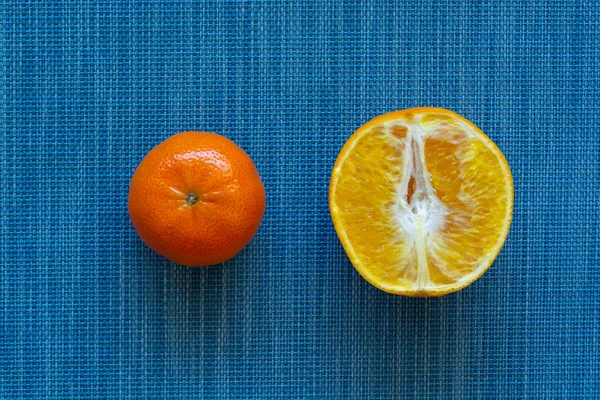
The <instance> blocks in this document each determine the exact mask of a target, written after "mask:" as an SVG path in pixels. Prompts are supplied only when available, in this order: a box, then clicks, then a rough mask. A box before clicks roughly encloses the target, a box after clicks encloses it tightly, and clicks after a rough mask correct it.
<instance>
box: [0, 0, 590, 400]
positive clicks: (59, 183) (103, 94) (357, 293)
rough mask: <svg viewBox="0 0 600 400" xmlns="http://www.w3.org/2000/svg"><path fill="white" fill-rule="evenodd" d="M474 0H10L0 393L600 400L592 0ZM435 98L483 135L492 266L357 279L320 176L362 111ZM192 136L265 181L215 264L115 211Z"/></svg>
mask: <svg viewBox="0 0 600 400" xmlns="http://www.w3.org/2000/svg"><path fill="white" fill-rule="evenodd" d="M307 3H309V4H307ZM472 4H474V3H471V5H468V4H467V3H464V2H431V1H418V2H417V1H414V2H413V1H404V2H391V1H390V2H382V1H364V2H347V3H346V2H341V1H330V2H327V1H316V2H305V1H300V0H299V1H286V2H277V1H256V2H250V1H227V2H156V1H153V2H137V3H134V2H131V3H128V2H112V1H108V2H96V1H81V2H80V1H48V2H45V3H44V2H16V1H3V2H2V5H1V6H0V7H1V8H0V9H1V13H2V15H1V20H2V36H1V41H2V42H1V52H2V53H1V56H0V59H1V61H2V64H1V68H2V72H1V74H2V75H1V76H2V80H1V83H2V140H1V143H0V166H1V174H0V202H1V215H0V233H1V237H0V262H1V270H0V311H1V315H0V318H1V320H0V335H1V336H0V339H1V341H0V368H1V371H0V398H2V399H34V398H35V399H45V398H91V397H95V398H112V399H116V398H143V399H153V398H198V397H205V398H211V399H216V398H230V399H234V398H258V399H266V398H315V399H317V398H319V399H325V398H330V399H342V398H353V399H390V398H396V397H409V398H410V397H416V398H421V399H423V398H438V397H448V398H491V397H495V396H497V397H501V398H524V397H548V398H556V397H567V396H569V397H582V398H590V397H596V398H598V397H600V388H599V381H600V339H599V336H600V248H599V244H598V237H599V229H598V226H599V223H600V217H599V215H600V208H599V204H600V202H599V198H600V193H599V186H600V140H599V137H600V136H599V135H600V133H599V127H600V51H599V50H598V46H599V45H598V43H599V40H600V25H599V22H598V21H599V20H600V3H599V2H597V1H566V2H565V1H560V2H559V1H556V2H546V1H530V2H521V1H504V2H494V3H493V4H490V5H472ZM424 105H431V106H439V107H445V108H449V109H452V110H454V111H456V112H458V113H461V114H463V115H464V116H465V117H467V118H468V119H470V120H472V121H473V122H474V123H475V124H477V125H479V126H480V127H481V128H482V130H483V131H484V132H486V133H487V134H488V135H489V136H490V137H491V138H492V139H493V140H494V141H495V142H496V143H497V144H498V146H499V147H500V148H501V149H502V150H503V151H504V153H505V155H506V157H507V159H508V161H509V163H510V165H511V168H512V171H513V175H514V180H515V211H514V222H513V226H512V230H511V233H510V235H509V238H508V241H507V243H506V245H505V247H504V249H503V251H502V252H501V254H500V256H499V258H498V259H497V261H496V263H495V264H494V266H493V267H492V269H491V270H490V271H489V272H488V273H487V274H485V275H484V277H483V278H482V279H480V280H479V281H477V282H476V283H475V284H473V285H472V286H471V287H469V288H467V289H465V290H463V291H461V292H459V293H456V294H452V295H448V296H446V297H443V298H434V299H410V298H401V297H395V296H392V295H388V294H385V293H383V292H381V291H379V290H377V289H375V288H373V287H371V286H370V285H369V284H367V283H366V282H365V281H364V280H362V279H361V278H360V277H359V275H358V274H357V273H356V272H355V271H354V269H353V268H352V266H351V265H350V263H349V261H348V260H347V258H346V256H345V253H344V251H343V249H342V247H341V245H340V243H339V242H338V240H337V237H336V235H335V232H334V230H333V226H332V224H331V222H330V217H329V213H328V205H327V190H328V178H329V174H330V171H331V168H332V165H333V162H334V160H335V157H336V155H337V153H338V151H339V149H340V148H341V146H342V144H343V143H344V141H345V140H346V139H347V138H348V137H349V135H350V134H351V133H352V132H353V131H354V130H355V129H356V128H357V127H358V126H360V125H361V124H362V123H364V122H366V121H367V120H369V119H371V118H372V117H374V116H376V115H378V114H381V113H384V112H388V111H392V110H396V109H403V108H409V107H415V106H424ZM183 130H208V131H214V132H218V133H221V134H224V135H226V136H228V137H229V138H231V139H233V140H235V141H236V142H237V143H238V144H239V145H241V146H242V147H243V148H244V149H245V150H246V151H247V152H248V153H249V154H250V155H251V156H252V157H253V158H254V160H255V162H256V164H257V167H258V169H259V171H260V173H261V174H262V177H263V180H264V183H265V185H266V189H267V195H268V209H267V212H266V215H265V218H264V220H263V224H262V226H261V228H260V231H259V233H258V235H257V236H256V238H255V240H254V241H253V242H252V244H251V245H250V246H249V247H247V248H246V249H245V250H244V251H243V252H242V253H241V254H240V255H239V256H238V257H237V258H235V259H234V260H233V261H231V262H228V263H227V264H226V265H224V266H222V267H216V268H206V269H188V268H185V267H181V266H177V265H173V264H171V263H169V262H167V261H165V260H164V259H162V258H160V257H159V256H157V255H156V254H154V253H153V252H152V251H150V250H149V249H148V248H146V247H145V246H144V245H143V244H142V243H141V241H140V240H139V239H138V237H137V235H136V233H135V231H134V230H133V228H132V226H131V224H130V222H129V219H128V215H127V209H126V199H127V190H128V183H129V179H130V177H131V175H132V173H133V171H134V168H135V167H136V165H137V163H138V162H139V161H140V160H141V159H142V157H143V156H144V154H145V153H146V152H147V151H148V150H150V149H151V148H152V147H153V146H155V145H156V144H157V143H159V142H160V141H161V140H163V139H165V138H166V137H168V136H169V135H172V134H174V133H177V132H179V131H183Z"/></svg>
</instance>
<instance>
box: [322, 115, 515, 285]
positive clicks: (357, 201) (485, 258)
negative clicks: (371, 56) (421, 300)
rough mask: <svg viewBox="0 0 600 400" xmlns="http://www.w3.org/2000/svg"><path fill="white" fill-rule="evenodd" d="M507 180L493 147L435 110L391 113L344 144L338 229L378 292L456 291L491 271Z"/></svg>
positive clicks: (504, 216) (505, 224)
mask: <svg viewBox="0 0 600 400" xmlns="http://www.w3.org/2000/svg"><path fill="white" fill-rule="evenodd" d="M512 196H513V193H512V177H511V176H510V170H509V168H508V165H507V164H506V161H505V160H504V157H503V156H502V154H501V153H500V151H499V150H498V149H497V147H496V146H495V145H494V144H493V143H492V142H491V141H490V140H489V139H488V138H487V137H486V136H485V135H484V134H483V133H481V131H479V130H478V129H477V128H476V127H474V126H473V125H472V124H470V123H469V122H468V121H466V120H464V119H463V118H461V117H460V116H458V115H456V114H454V113H451V112H449V111H447V110H441V109H415V110H408V111H405V112H397V113H391V114H389V115H386V116H383V117H380V118H378V119H376V120H374V121H373V122H371V123H368V124H367V125H365V126H364V127H362V128H361V129H359V130H358V131H357V132H356V134H355V135H354V136H353V137H352V138H351V139H350V140H349V141H348V143H347V144H346V146H345V147H344V149H343V150H342V152H341V153H340V156H339V158H338V161H337V162H336V166H335V168H334V173H333V174H332V183H331V194H330V206H331V211H332V217H333V219H334V223H335V226H336V230H337V231H338V234H339V236H340V239H341V241H342V243H343V244H344V247H345V249H346V251H347V252H348V254H349V256H350V259H351V260H352V262H353V264H354V265H355V267H356V268H357V270H358V271H359V272H360V273H361V274H362V275H363V276H364V277H365V278H366V279H367V280H368V281H370V282H371V283H373V284H374V285H376V286H378V287H380V288H381V289H383V290H386V291H389V292H392V293H398V294H407V295H436V294H445V293H447V292H450V291H454V290H458V289H460V288H462V287H464V286H466V285H468V284H469V283H471V282H472V281H473V280H475V279H477V278H478V277H479V276H480V275H481V274H483V272H485V270H487V268H488V267H489V265H490V264H491V263H492V261H493V259H494V258H495V257H496V255H497V253H498V251H499V250H500V248H501V246H502V244H503V242H504V240H505V238H506V235H507V233H508V228H509V226H510V219H511V213H512Z"/></svg>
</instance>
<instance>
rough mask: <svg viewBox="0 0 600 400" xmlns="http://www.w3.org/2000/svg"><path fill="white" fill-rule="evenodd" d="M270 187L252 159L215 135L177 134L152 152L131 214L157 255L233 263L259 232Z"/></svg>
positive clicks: (134, 188) (137, 180) (133, 192)
mask: <svg viewBox="0 0 600 400" xmlns="http://www.w3.org/2000/svg"><path fill="white" fill-rule="evenodd" d="M265 202H266V196H265V189H264V186H263V183H262V181H261V179H260V176H259V174H258V171H257V170H256V167H255V166H254V163H253V162H252V159H250V157H249V156H248V155H247V154H246V153H245V152H244V151H243V150H242V149H241V148H239V147H238V146H237V145H236V144H235V143H233V142H232V141H231V140H229V139H227V138H225V137H223V136H220V135H217V134H214V133H208V132H183V133H179V134H177V135H173V136H171V137H170V138H168V139H166V140H165V141H164V142H162V143H160V144H159V145H158V146H156V147H155V148H154V149H152V150H151V151H150V152H149V153H148V154H147V155H146V157H144V159H143V160H142V162H141V163H140V165H139V166H138V168H137V169H136V171H135V173H134V174H133V177H132V178H131V184H130V187H129V201H128V208H129V216H130V218H131V222H132V223H133V226H134V227H135V229H136V231H137V233H138V234H139V235H140V237H141V239H142V240H143V241H144V242H145V243H146V244H147V245H148V246H149V247H150V248H151V249H153V250H154V251H156V252H157V253H158V254H160V255H162V256H164V257H166V258H168V259H169V260H171V261H174V262H176V263H178V264H183V265H187V266H206V265H214V264H219V263H222V262H224V261H227V260H229V259H230V258H232V257H233V256H235V255H236V254H237V253H238V252H239V251H240V250H242V249H243V248H244V247H245V246H246V245H247V244H248V243H250V241H251V240H252V238H253V237H254V234H255V233H256V231H257V230H258V226H259V225H260V221H261V219H262V217H263V214H264V211H265Z"/></svg>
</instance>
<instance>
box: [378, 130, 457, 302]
mask: <svg viewBox="0 0 600 400" xmlns="http://www.w3.org/2000/svg"><path fill="white" fill-rule="evenodd" d="M385 128H386V130H389V128H390V127H389V126H386V127H385ZM407 128H408V130H407V134H406V138H404V139H399V140H402V141H404V142H405V145H406V147H405V148H406V154H405V155H406V157H405V160H406V161H405V170H406V171H407V173H406V174H404V176H403V179H402V181H401V182H399V185H398V192H397V196H398V197H397V198H398V210H397V218H398V223H399V225H400V227H401V228H402V229H403V230H404V231H405V232H406V234H407V236H408V237H410V238H412V239H413V241H412V242H413V246H414V248H413V250H414V252H415V254H416V258H417V282H416V286H417V288H416V289H417V290H421V289H424V288H425V287H427V286H429V285H430V284H431V282H430V279H429V268H428V266H427V242H428V239H429V236H430V235H431V234H435V233H436V232H437V231H438V230H439V229H440V228H441V226H442V225H443V223H444V216H445V214H446V207H445V206H444V204H442V202H441V201H440V200H439V199H438V198H437V196H436V194H435V190H434V188H433V187H432V186H431V177H430V174H429V172H427V166H426V164H425V136H426V135H425V132H424V131H423V129H422V128H421V127H420V126H419V125H418V124H417V123H415V124H412V125H411V126H407ZM411 180H412V181H413V182H414V184H413V185H412V186H413V190H414V191H413V193H412V195H410V196H409V186H410V183H411Z"/></svg>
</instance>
